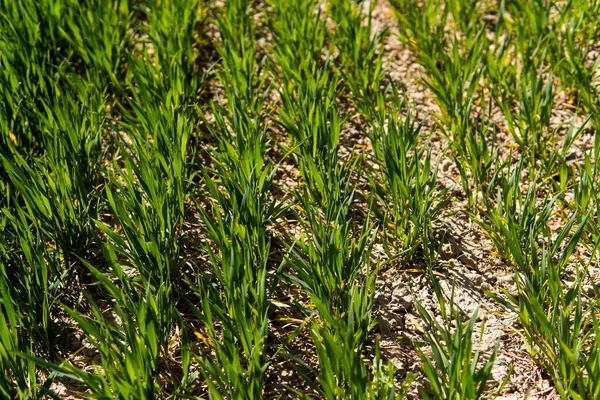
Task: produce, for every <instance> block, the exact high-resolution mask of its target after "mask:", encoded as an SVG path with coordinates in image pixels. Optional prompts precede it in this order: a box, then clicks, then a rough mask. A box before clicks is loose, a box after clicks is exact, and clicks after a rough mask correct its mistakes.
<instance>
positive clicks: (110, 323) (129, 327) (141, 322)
mask: <svg viewBox="0 0 600 400" xmlns="http://www.w3.org/2000/svg"><path fill="white" fill-rule="evenodd" d="M104 251H105V252H106V256H107V258H109V259H113V260H114V259H116V255H115V253H114V252H113V251H112V249H111V248H109V247H105V248H104ZM87 266H88V268H89V269H90V271H91V273H92V274H93V275H94V277H95V278H96V279H97V280H98V283H99V284H100V285H101V288H102V290H104V291H105V292H106V294H107V296H106V297H105V298H107V299H108V306H109V310H111V311H108V312H107V311H106V310H104V309H101V308H100V307H99V306H98V305H97V304H96V302H95V301H94V299H93V298H92V296H91V295H90V294H89V293H87V292H84V294H85V296H86V299H87V301H88V303H89V307H90V308H89V315H83V314H81V313H80V312H79V311H76V310H73V309H71V308H69V307H67V306H64V309H65V311H66V312H67V313H68V315H69V316H70V317H71V318H73V320H74V321H76V323H77V324H78V325H79V326H80V328H81V329H82V331H83V333H84V334H85V335H86V337H87V339H88V340H89V341H90V343H91V344H92V346H94V348H95V349H96V350H97V351H98V352H99V354H100V360H101V364H100V365H95V366H94V367H95V368H94V372H87V371H83V370H82V369H80V368H78V367H77V366H75V365H74V364H72V363H69V362H66V361H65V362H63V363H61V364H60V365H56V364H53V363H50V362H48V361H46V360H43V359H39V358H37V357H33V356H31V355H27V354H25V355H24V357H25V358H26V359H27V360H32V361H35V362H36V363H37V364H38V365H39V366H41V367H43V368H47V369H49V370H52V371H53V372H54V374H55V375H56V376H64V377H66V378H69V379H73V380H75V381H79V382H82V383H83V384H85V385H86V386H87V388H89V390H90V393H89V394H85V393H82V395H83V396H84V397H89V398H92V399H113V398H115V399H140V400H141V399H148V398H155V396H159V395H161V393H162V392H163V391H164V390H169V389H170V388H164V387H160V386H159V385H158V382H157V380H158V374H159V373H160V374H161V375H162V376H168V374H169V373H170V371H168V370H167V371H160V372H159V363H160V360H161V357H164V355H163V354H162V351H161V342H162V339H161V338H160V335H161V333H160V330H161V327H160V325H161V324H163V323H164V322H163V321H161V315H160V314H162V313H164V310H162V309H160V308H159V307H160V306H159V305H158V302H157V299H156V298H154V297H153V296H152V295H151V294H150V290H146V292H145V293H141V294H140V295H138V294H137V289H136V288H135V287H134V285H135V283H134V282H133V281H132V280H131V278H130V277H128V276H127V275H125V273H124V271H123V270H122V269H121V268H120V266H119V264H118V263H117V262H114V263H113V274H114V276H115V278H116V281H117V283H118V285H119V286H117V283H115V282H113V281H112V279H110V278H109V277H108V276H107V275H105V274H103V273H101V272H100V271H98V270H97V269H95V268H94V267H93V266H91V265H89V264H87ZM132 294H133V296H132ZM111 312H112V313H114V314H113V315H109V314H110V313H111ZM115 318H118V320H119V324H118V325H117V324H115V322H114V319H115Z"/></svg>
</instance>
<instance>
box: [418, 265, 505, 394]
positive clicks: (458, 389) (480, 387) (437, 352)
mask: <svg viewBox="0 0 600 400" xmlns="http://www.w3.org/2000/svg"><path fill="white" fill-rule="evenodd" d="M430 277H431V280H432V284H433V287H434V291H435V294H436V298H437V299H438V302H439V305H440V310H441V317H442V323H440V322H438V320H437V319H436V318H435V317H434V316H432V315H431V314H430V313H429V312H428V311H427V310H426V309H425V308H424V307H423V306H422V305H421V304H419V303H417V308H418V311H419V314H420V315H421V318H422V319H423V322H424V325H425V326H424V327H425V337H424V339H425V342H426V343H427V345H429V346H430V347H431V354H428V353H429V352H426V351H425V350H423V349H419V350H418V352H419V356H420V358H421V361H422V362H423V369H424V371H425V375H426V376H427V378H428V380H429V384H430V386H431V390H432V392H433V395H434V396H435V398H438V399H455V398H456V399H466V398H468V399H479V398H482V397H484V395H485V394H486V391H489V390H491V388H490V387H488V380H489V378H490V376H491V372H492V367H493V366H494V362H495V359H496V355H497V354H498V348H499V346H500V343H499V342H498V343H497V344H496V346H495V348H494V350H493V352H492V354H490V355H489V356H488V357H487V360H483V359H481V360H480V358H481V354H480V353H479V352H474V351H473V330H474V328H475V322H476V320H477V314H478V310H477V309H476V310H475V311H474V313H473V316H472V317H471V318H470V319H469V320H468V321H467V322H463V321H462V319H461V316H460V312H459V311H458V310H457V309H456V307H455V306H454V287H453V288H452V294H451V297H450V299H449V302H448V303H447V302H446V299H445V298H444V295H443V293H442V290H441V287H440V285H439V283H438V281H437V279H436V278H435V276H434V275H433V274H430ZM453 322H454V324H453ZM453 325H454V328H452V326H453ZM507 379H508V378H507ZM500 389H501V388H500ZM421 395H422V396H423V398H425V399H429V398H430V396H429V394H428V393H427V392H425V391H423V390H422V391H421Z"/></svg>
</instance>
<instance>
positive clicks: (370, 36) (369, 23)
mask: <svg viewBox="0 0 600 400" xmlns="http://www.w3.org/2000/svg"><path fill="white" fill-rule="evenodd" d="M327 5H328V8H329V14H330V15H332V17H333V20H334V21H335V34H334V35H333V37H332V39H331V40H332V42H334V43H336V46H337V47H338V50H339V52H340V55H339V63H340V67H339V74H340V76H343V77H344V80H343V84H344V85H345V86H346V87H347V88H348V91H349V94H350V97H351V99H353V103H354V106H355V107H356V108H357V109H358V110H359V112H360V113H361V115H362V116H363V118H365V119H366V120H367V121H369V120H371V118H372V116H373V115H374V111H375V110H374V109H373V107H374V105H375V104H376V99H377V94H378V93H379V92H380V90H381V89H380V85H381V81H382V79H383V77H384V63H383V43H384V40H385V37H386V35H387V30H386V29H384V30H383V31H373V11H374V10H375V6H376V5H377V2H372V3H371V4H370V6H369V10H368V12H366V13H365V11H364V9H363V6H362V4H359V3H354V2H352V1H348V2H345V1H342V2H340V1H329V2H328V3H327Z"/></svg>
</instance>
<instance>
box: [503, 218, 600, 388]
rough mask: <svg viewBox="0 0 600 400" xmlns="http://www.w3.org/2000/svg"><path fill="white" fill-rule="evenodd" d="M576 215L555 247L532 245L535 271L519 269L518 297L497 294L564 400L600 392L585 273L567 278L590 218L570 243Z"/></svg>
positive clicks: (595, 330)
mask: <svg viewBox="0 0 600 400" xmlns="http://www.w3.org/2000/svg"><path fill="white" fill-rule="evenodd" d="M575 217H576V215H575V216H574V217H573V218H572V219H571V220H570V221H569V223H567V224H566V225H565V227H564V228H563V229H562V230H561V232H560V233H559V234H558V236H557V238H556V240H555V241H553V242H551V243H549V245H540V246H539V247H538V245H537V244H533V245H532V248H531V258H530V261H529V262H530V263H531V264H530V265H531V270H532V271H534V274H533V275H532V274H529V275H528V274H525V273H517V272H518V271H516V272H515V282H516V283H517V290H518V294H517V296H516V297H513V296H512V295H510V294H508V293H507V292H506V291H505V292H504V296H505V298H499V297H496V298H497V299H498V300H499V301H500V302H501V303H502V304H504V305H506V306H507V307H508V308H509V309H511V310H513V311H514V312H517V313H518V315H519V321H520V323H521V325H522V326H523V328H524V330H525V335H524V336H525V338H526V340H527V343H528V344H529V349H530V352H531V353H532V355H533V356H534V357H535V359H536V360H537V361H538V362H539V363H540V365H542V366H543V367H544V368H545V369H546V371H548V373H549V374H550V376H551V377H552V379H553V381H554V383H555V387H556V388H557V390H558V392H559V394H560V396H561V398H564V399H568V398H577V399H579V398H590V397H591V398H593V397H594V396H595V395H597V394H598V393H599V390H600V386H599V385H598V373H599V370H598V364H597V363H598V356H599V354H598V350H599V347H598V340H597V334H598V323H597V321H596V315H595V311H594V308H595V306H594V305H593V306H592V307H591V308H587V309H584V308H583V305H582V298H581V296H582V294H581V292H582V289H581V284H582V279H583V277H584V275H582V274H581V273H580V272H579V271H578V272H577V277H576V281H575V283H574V284H572V285H570V286H566V285H565V284H564V283H563V278H562V276H563V272H564V270H565V266H566V265H567V263H568V262H569V259H570V258H571V256H572V255H573V253H574V251H575V249H576V246H577V244H578V242H579V240H580V238H581V236H582V232H583V229H584V227H585V225H586V223H587V218H588V217H587V216H586V217H584V218H583V221H581V223H580V224H579V226H578V227H577V228H576V229H575V230H574V232H573V233H572V236H571V237H570V239H569V240H568V241H567V240H566V239H567V237H568V235H569V234H571V231H572V227H573V226H574V223H575V221H576V218H575ZM563 243H565V245H564V246H562V244H563ZM562 247H564V249H563V250H562V251H560V249H561V248H562ZM505 299H506V300H505ZM584 349H585V350H584Z"/></svg>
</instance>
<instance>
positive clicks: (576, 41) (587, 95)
mask: <svg viewBox="0 0 600 400" xmlns="http://www.w3.org/2000/svg"><path fill="white" fill-rule="evenodd" d="M599 13H600V1H597V0H594V1H571V2H569V3H568V4H567V5H566V6H565V7H564V8H562V9H561V10H560V17H559V19H560V21H561V22H562V21H564V22H562V24H563V26H564V28H565V32H564V34H562V35H554V36H553V37H552V39H553V40H556V41H557V42H558V43H557V44H556V47H558V48H561V49H564V58H562V59H561V60H560V61H558V63H557V64H556V65H555V69H556V70H557V73H558V75H559V76H560V78H561V81H562V82H563V85H565V86H566V88H567V89H570V90H571V91H573V92H575V93H574V94H575V98H576V99H577V100H578V103H580V105H581V106H582V107H583V110H584V111H585V112H592V111H593V110H596V109H597V105H596V104H597V99H598V90H597V88H596V87H595V86H594V75H595V74H596V71H597V70H598V67H599V66H600V64H599V63H600V61H598V59H596V60H594V61H593V62H592V63H591V65H588V61H587V60H588V57H589V54H590V51H591V46H592V43H593V42H594V40H596V38H597V37H598V34H600V23H599V22H598V18H597V16H598V14H599Z"/></svg>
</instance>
